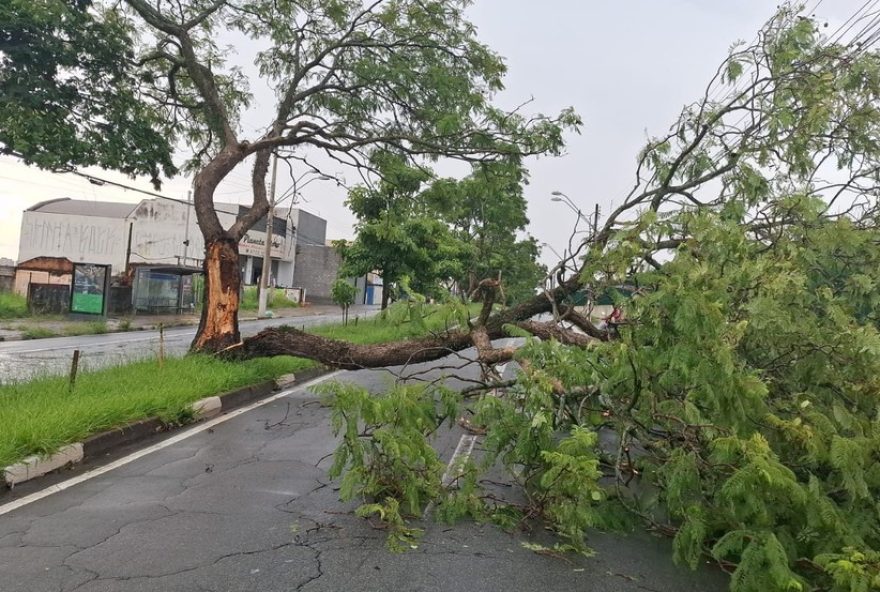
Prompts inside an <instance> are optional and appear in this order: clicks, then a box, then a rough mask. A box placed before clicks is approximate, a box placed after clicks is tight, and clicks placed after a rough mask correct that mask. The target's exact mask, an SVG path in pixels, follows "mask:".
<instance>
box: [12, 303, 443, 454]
mask: <svg viewBox="0 0 880 592" xmlns="http://www.w3.org/2000/svg"><path fill="white" fill-rule="evenodd" d="M451 324H454V319H452V317H450V316H449V315H447V314H445V313H442V312H439V309H436V308H433V309H431V308H428V309H426V311H425V312H424V314H420V315H419V316H418V318H415V319H414V317H413V316H412V315H411V314H410V313H409V312H408V311H407V310H406V309H405V308H404V307H397V308H395V309H394V310H391V311H389V312H388V313H387V314H386V315H383V316H381V317H376V318H371V319H360V320H358V322H357V323H354V322H350V323H349V324H348V325H347V326H342V325H337V324H328V325H321V326H317V327H312V328H309V331H311V332H314V333H316V334H319V335H323V336H325V337H332V338H334V339H344V340H347V341H351V342H353V343H362V344H369V343H384V342H388V341H396V340H400V339H408V338H414V337H419V336H422V335H425V334H426V333H429V332H431V331H438V330H442V329H444V328H446V327H448V326H451ZM314 366H315V363H314V362H312V361H311V360H305V359H302V358H293V357H287V356H279V357H275V358H259V359H253V360H247V361H243V362H230V361H224V360H218V359H215V358H212V357H210V356H203V355H189V356H185V357H182V358H169V359H166V360H165V363H164V364H163V365H162V367H159V364H158V362H157V361H156V360H154V359H152V360H143V361H138V362H134V363H130V364H124V365H119V366H115V367H112V368H106V369H103V370H96V371H92V372H83V373H81V374H80V375H79V377H78V378H77V380H76V385H75V386H74V388H73V389H70V387H69V383H68V380H67V378H66V377H63V376H58V377H45V378H38V379H35V380H30V381H27V382H21V383H14V384H6V385H2V386H0V469H2V467H5V466H8V465H10V464H13V463H15V462H18V461H20V460H21V459H23V458H25V457H27V456H31V455H34V454H40V455H46V454H51V453H52V452H54V451H56V450H58V449H59V448H60V447H62V446H64V445H66V444H69V443H71V442H77V441H81V440H82V439H84V438H86V437H88V436H90V435H92V434H95V433H98V432H101V431H103V430H107V429H111V428H114V427H119V426H122V425H125V424H126V423H129V422H132V421H136V420H139V419H144V418H147V417H152V416H159V417H161V418H163V419H164V420H166V421H168V422H169V423H185V422H186V421H188V420H189V419H191V415H190V412H189V408H190V404H191V403H193V402H194V401H197V400H198V399H201V398H203V397H209V396H212V395H217V394H220V393H223V392H226V391H229V390H233V389H236V388H240V387H244V386H248V385H251V384H256V383H258V382H262V381H265V380H271V379H274V378H277V377H279V376H281V375H283V374H289V373H291V372H297V371H301V370H304V369H306V368H310V367H314Z"/></svg>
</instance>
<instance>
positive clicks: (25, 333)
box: [0, 304, 378, 341]
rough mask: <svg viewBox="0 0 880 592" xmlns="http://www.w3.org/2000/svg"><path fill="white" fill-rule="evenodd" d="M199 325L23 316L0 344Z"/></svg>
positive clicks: (334, 310) (280, 314)
mask: <svg viewBox="0 0 880 592" xmlns="http://www.w3.org/2000/svg"><path fill="white" fill-rule="evenodd" d="M377 308H378V307H377V306H364V305H361V306H352V307H351V308H350V309H349V314H350V315H351V316H352V317H354V316H355V315H358V314H363V313H364V312H367V311H373V310H376V309H377ZM269 312H270V313H272V317H273V318H276V319H278V318H291V319H293V318H302V317H313V316H324V315H332V314H339V313H341V309H340V308H339V307H338V306H336V305H335V304H315V305H308V306H300V307H297V308H280V309H275V310H270V311H269ZM238 318H239V321H240V322H246V321H254V320H257V312H256V311H254V310H243V311H239V317H238ZM198 324H199V315H198V314H195V313H194V314H180V315H138V316H133V317H108V318H106V319H105V318H101V317H97V318H96V319H95V320H92V321H89V320H68V319H66V318H64V317H61V316H53V317H49V318H40V317H26V318H22V319H7V320H4V321H2V322H0V341H18V340H22V339H41V338H47V337H62V336H64V337H72V336H77V335H98V334H103V333H122V332H126V331H155V330H156V329H158V328H159V326H160V325H161V326H163V327H166V328H168V327H187V326H194V325H198Z"/></svg>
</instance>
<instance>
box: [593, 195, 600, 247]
mask: <svg viewBox="0 0 880 592" xmlns="http://www.w3.org/2000/svg"><path fill="white" fill-rule="evenodd" d="M598 232H599V204H596V212H595V215H594V216H593V240H595V239H596V233H598Z"/></svg>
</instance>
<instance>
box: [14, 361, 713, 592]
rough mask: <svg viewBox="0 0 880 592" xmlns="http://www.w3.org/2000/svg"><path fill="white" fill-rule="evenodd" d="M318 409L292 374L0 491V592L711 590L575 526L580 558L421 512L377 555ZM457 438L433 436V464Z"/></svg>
mask: <svg viewBox="0 0 880 592" xmlns="http://www.w3.org/2000/svg"><path fill="white" fill-rule="evenodd" d="M425 369H426V367H425V366H422V367H413V368H411V369H410V372H412V373H423V372H424V371H425ZM509 371H510V370H508V372H509ZM420 375H421V376H422V377H423V378H426V379H432V378H434V377H437V376H438V375H439V371H434V372H433V373H432V372H428V373H425V374H420ZM336 377H337V378H339V379H344V380H349V381H354V382H357V383H359V384H362V385H364V386H366V387H368V388H370V389H371V390H372V391H374V392H378V391H381V390H383V389H385V388H387V385H388V383H389V381H390V380H392V375H391V374H390V373H389V372H386V371H382V370H376V371H359V372H346V373H339V374H338V375H336ZM225 417H226V416H221V418H220V419H224V418H225ZM328 417H329V410H328V409H327V408H325V407H323V406H322V405H321V402H320V400H319V398H318V396H316V395H315V394H314V393H313V392H312V391H311V390H310V388H308V387H303V386H300V387H297V388H294V389H292V390H290V391H286V392H285V393H282V394H280V395H279V397H278V398H276V399H275V400H273V401H271V402H268V403H266V404H265V405H262V406H260V407H258V408H255V409H252V410H250V411H247V412H242V413H240V414H238V415H235V416H234V417H232V418H231V419H229V420H228V421H223V422H222V423H217V424H216V425H211V426H210V429H209V426H208V424H201V425H196V426H194V427H192V428H189V429H190V430H191V431H192V434H193V435H192V436H191V437H187V438H185V439H182V440H181V441H179V442H175V443H172V444H170V445H167V446H166V447H164V448H162V449H160V450H155V451H154V452H152V453H150V454H147V455H145V456H143V457H141V458H138V459H136V460H133V461H131V462H129V463H127V464H124V465H122V466H119V467H118V468H115V469H113V470H111V471H108V472H106V473H104V474H101V475H99V476H96V477H94V478H91V479H87V480H85V481H84V482H82V483H79V484H77V485H74V486H72V487H70V488H69V489H66V490H64V491H61V492H59V493H55V494H53V495H50V496H48V497H45V498H43V499H40V500H38V501H35V502H34V503H31V504H29V505H26V506H24V507H19V508H16V509H13V510H12V511H5V510H4V508H7V509H8V508H9V506H4V504H7V503H9V502H11V501H13V500H15V499H21V497H22V496H25V495H27V494H29V493H32V492H34V491H36V490H37V489H38V487H39V485H31V484H25V486H22V487H19V488H16V489H15V490H13V492H12V493H7V494H5V495H3V494H0V592H25V591H27V592H43V591H47V592H123V591H125V592H140V591H143V592H146V591H156V590H162V591H168V592H175V591H192V592H206V591H212V592H244V591H254V592H257V591H259V592H282V591H284V592H290V591H304V592H324V591H327V592H330V591H340V590H345V591H351V592H358V591H364V592H366V591H376V592H378V591H386V590H401V591H435V590H436V591H439V590H480V591H482V590H505V591H517V590H541V591H542V592H557V591H558V592H571V591H575V590H577V591H588V592H612V591H613V592H617V591H622V592H644V591H647V592H698V591H699V592H706V591H715V590H718V591H721V590H726V589H727V578H726V577H725V576H723V575H722V574H720V573H718V572H717V571H716V570H714V569H711V568H709V567H707V568H704V569H701V570H698V571H697V572H691V571H689V570H687V569H683V568H678V567H676V566H675V565H674V564H673V563H672V560H671V555H672V552H671V545H670V542H669V541H668V540H667V539H662V538H654V537H651V536H648V535H646V534H642V533H635V534H631V535H629V536H624V535H617V534H602V533H591V534H590V535H589V544H590V545H591V546H592V547H593V548H595V549H596V556H595V557H593V558H589V559H588V558H582V557H574V556H569V557H566V558H564V559H563V558H559V557H552V556H546V555H540V554H536V553H534V552H532V551H529V550H528V549H526V548H524V547H523V545H522V543H523V542H534V541H538V542H548V541H547V540H546V536H545V534H544V533H543V532H541V530H540V529H538V531H536V532H534V533H531V534H529V533H525V532H518V533H514V534H508V533H505V532H502V531H501V530H498V529H497V528H495V527H492V526H481V525H477V524H473V523H469V522H463V523H459V524H456V525H451V526H450V525H443V524H436V523H434V522H432V521H430V520H427V521H424V522H423V523H420V524H417V525H418V526H422V527H424V528H425V533H424V536H423V537H422V539H421V540H420V542H419V544H418V546H417V548H415V549H411V550H409V551H408V552H405V553H402V554H395V553H391V552H389V551H388V550H387V549H386V547H385V532H383V531H382V530H378V529H376V528H374V527H373V526H372V525H371V524H370V523H369V522H367V521H365V520H362V519H359V518H356V517H354V516H353V515H352V513H351V510H352V507H353V506H352V505H350V504H343V503H341V502H340V501H339V499H338V491H337V488H338V483H334V482H331V481H329V480H328V478H327V474H326V471H327V468H328V467H329V464H330V462H331V458H330V456H329V454H330V453H331V452H332V451H333V449H334V447H335V444H336V442H335V439H334V438H333V436H332V434H331V433H330V430H329V427H328V426H329V421H328ZM215 421H216V420H215ZM182 434H183V432H181V433H179V435H182ZM462 436H463V434H462V432H461V431H460V430H459V429H458V428H455V429H452V430H447V429H442V430H439V431H438V432H437V440H436V441H435V446H436V448H437V450H438V451H440V453H441V455H442V458H443V459H444V461H448V460H449V458H450V456H451V455H452V452H453V450H454V449H455V448H456V446H457V444H458V442H459V441H460V440H461V438H462ZM166 442H171V440H168V441H166ZM476 450H477V452H478V451H479V444H477V448H476ZM89 468H90V467H88V466H87V467H80V468H79V469H77V470H76V471H70V472H68V473H67V474H63V475H62V476H61V477H57V478H56V479H58V478H68V476H74V475H84V474H85V473H83V471H84V470H86V469H89Z"/></svg>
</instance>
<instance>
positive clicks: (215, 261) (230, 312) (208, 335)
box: [192, 237, 241, 352]
mask: <svg viewBox="0 0 880 592" xmlns="http://www.w3.org/2000/svg"><path fill="white" fill-rule="evenodd" d="M203 267H204V271H205V293H204V296H203V298H202V318H201V321H200V322H199V330H198V332H197V333H196V338H195V340H194V341H193V343H192V349H193V350H194V351H207V352H219V351H222V350H225V349H227V348H230V347H233V346H235V345H236V344H238V343H240V342H241V335H240V333H239V331H238V305H239V294H240V292H239V290H240V289H241V275H240V272H239V262H238V242H236V241H235V240H234V239H232V238H230V237H223V238H221V239H218V240H214V241H210V242H208V244H207V245H206V246H205V263H204V266H203Z"/></svg>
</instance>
